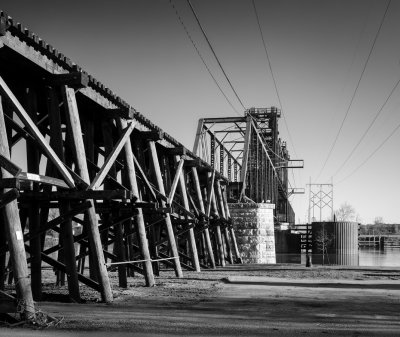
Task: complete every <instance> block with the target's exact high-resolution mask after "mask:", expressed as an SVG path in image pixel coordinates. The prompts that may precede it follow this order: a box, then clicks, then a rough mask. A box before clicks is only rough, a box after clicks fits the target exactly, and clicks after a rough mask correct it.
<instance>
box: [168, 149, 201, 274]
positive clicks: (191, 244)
mask: <svg viewBox="0 0 400 337" xmlns="http://www.w3.org/2000/svg"><path fill="white" fill-rule="evenodd" d="M179 161H180V158H179V156H175V162H176V163H179ZM179 187H180V191H181V195H182V199H183V206H184V207H185V208H186V209H187V210H188V211H190V207H189V199H188V197H187V191H186V182H185V174H184V171H181V172H180V174H179ZM171 201H172V200H171ZM188 237H189V248H190V253H191V255H192V256H191V258H192V263H193V267H194V268H195V270H196V271H197V272H200V271H201V270H200V262H199V253H198V252H197V246H196V238H195V236H194V230H193V228H190V229H189V235H188Z"/></svg>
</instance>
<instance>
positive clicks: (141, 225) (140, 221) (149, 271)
mask: <svg viewBox="0 0 400 337" xmlns="http://www.w3.org/2000/svg"><path fill="white" fill-rule="evenodd" d="M117 125H118V127H119V129H120V130H122V129H125V128H126V125H127V122H126V120H124V119H122V118H119V119H117ZM124 153H125V163H126V171H127V172H126V173H127V178H128V182H129V187H130V190H131V192H132V195H133V197H135V198H136V199H137V200H138V201H139V202H140V194H139V188H138V184H137V180H136V167H135V164H134V156H133V152H132V144H131V139H130V138H128V140H127V141H126V143H125V145H124ZM136 223H137V235H138V241H139V247H140V252H141V254H142V257H143V259H144V260H146V261H145V262H144V263H143V267H144V277H145V281H146V286H148V287H152V286H154V285H155V281H154V273H153V266H152V264H151V261H150V259H151V257H150V251H149V244H148V241H147V236H146V227H145V222H144V217H143V211H142V209H141V208H138V209H137V214H136Z"/></svg>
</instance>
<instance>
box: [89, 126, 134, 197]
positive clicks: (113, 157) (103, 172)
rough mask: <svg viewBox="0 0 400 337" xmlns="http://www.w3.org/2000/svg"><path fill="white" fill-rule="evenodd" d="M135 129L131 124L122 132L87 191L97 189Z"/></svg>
mask: <svg viewBox="0 0 400 337" xmlns="http://www.w3.org/2000/svg"><path fill="white" fill-rule="evenodd" d="M134 127H135V123H134V122H131V123H130V124H128V126H127V127H126V128H125V130H124V131H123V134H122V136H121V138H120V139H119V141H118V143H117V145H116V146H115V147H114V149H113V151H112V152H111V153H110V154H109V155H108V157H107V158H106V160H105V161H104V164H103V166H102V167H101V169H100V171H99V173H97V175H96V177H95V178H94V179H93V181H92V183H91V184H90V186H89V189H93V190H95V189H98V188H99V187H100V186H101V184H102V183H103V181H104V178H105V177H106V176H107V174H108V172H109V171H110V169H111V167H112V166H113V164H114V162H115V160H116V159H117V157H118V155H119V153H120V152H121V150H122V148H123V147H124V145H125V143H126V141H127V139H128V138H129V137H130V135H131V133H132V131H133V129H134Z"/></svg>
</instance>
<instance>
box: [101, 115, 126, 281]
mask: <svg viewBox="0 0 400 337" xmlns="http://www.w3.org/2000/svg"><path fill="white" fill-rule="evenodd" d="M113 128H114V125H113V123H112V121H111V120H109V119H104V120H103V121H102V131H103V140H104V152H105V153H104V161H105V160H106V158H107V157H108V155H109V154H110V153H111V152H112V151H113V148H114V140H113V134H112V131H113ZM109 175H110V176H111V177H112V178H114V179H116V178H117V170H116V167H115V164H114V165H112V166H111V169H110V171H109ZM104 188H105V189H112V185H111V186H110V184H109V183H108V182H107V181H105V182H104ZM115 215H117V213H114V214H105V215H104V219H105V221H106V222H109V221H111V223H112V221H113V218H114V216H115ZM113 227H114V234H115V240H114V251H115V255H116V256H117V261H119V262H122V261H125V247H124V238H123V231H122V224H116V225H114V226H113ZM117 269H118V283H119V286H120V287H122V288H126V287H128V279H127V273H126V270H127V269H126V265H125V264H119V265H118V266H117Z"/></svg>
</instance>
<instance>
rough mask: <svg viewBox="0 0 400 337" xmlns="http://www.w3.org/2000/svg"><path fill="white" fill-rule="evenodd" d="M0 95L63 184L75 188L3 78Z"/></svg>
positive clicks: (0, 81) (58, 159) (63, 167)
mask: <svg viewBox="0 0 400 337" xmlns="http://www.w3.org/2000/svg"><path fill="white" fill-rule="evenodd" d="M0 93H1V94H2V95H4V97H6V98H7V99H8V100H9V101H10V103H11V105H12V107H13V108H14V111H15V113H16V114H17V115H18V117H19V119H20V120H21V121H22V123H24V125H25V126H26V127H27V129H28V130H29V132H30V133H31V135H33V136H34V137H35V139H36V140H37V142H38V143H39V145H40V147H41V148H42V150H43V152H44V153H45V154H46V156H47V158H48V159H49V160H50V161H51V162H52V163H53V164H54V166H55V167H56V168H57V169H58V170H59V172H60V174H61V176H62V177H63V178H64V180H65V182H66V183H67V184H68V186H69V187H75V183H74V179H73V178H72V176H71V175H70V173H69V172H68V170H67V169H66V168H65V166H64V164H63V162H62V161H61V160H60V158H58V156H57V155H56V153H55V152H54V150H53V149H52V148H51V147H50V145H49V144H48V143H47V141H46V139H45V138H44V137H43V135H42V134H41V133H40V131H39V129H38V128H37V126H36V125H35V123H34V122H33V121H32V119H31V118H30V117H29V115H28V113H27V112H26V111H25V109H24V108H23V107H22V105H21V104H20V103H19V102H18V100H17V98H16V97H15V96H14V94H13V93H12V91H11V90H10V88H9V87H8V86H7V84H6V83H5V82H4V80H3V78H2V77H1V76H0Z"/></svg>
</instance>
